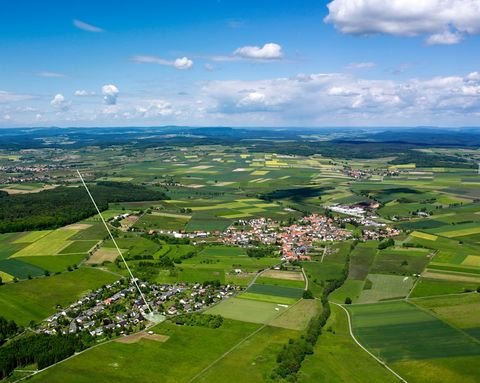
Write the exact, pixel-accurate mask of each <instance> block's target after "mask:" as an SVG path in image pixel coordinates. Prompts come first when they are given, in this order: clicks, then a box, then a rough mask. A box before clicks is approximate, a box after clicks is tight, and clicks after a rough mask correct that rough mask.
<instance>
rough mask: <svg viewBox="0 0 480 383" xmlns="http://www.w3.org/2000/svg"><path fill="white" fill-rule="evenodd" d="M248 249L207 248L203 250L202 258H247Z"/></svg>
mask: <svg viewBox="0 0 480 383" xmlns="http://www.w3.org/2000/svg"><path fill="white" fill-rule="evenodd" d="M246 255H247V253H246V249H244V248H241V247H236V246H223V245H219V246H207V247H205V249H203V250H202V252H201V253H200V256H202V257H218V256H230V257H231V256H246Z"/></svg>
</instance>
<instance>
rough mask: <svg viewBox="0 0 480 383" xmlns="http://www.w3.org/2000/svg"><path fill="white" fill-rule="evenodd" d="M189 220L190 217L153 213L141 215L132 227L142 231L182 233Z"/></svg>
mask: <svg viewBox="0 0 480 383" xmlns="http://www.w3.org/2000/svg"><path fill="white" fill-rule="evenodd" d="M190 218H191V217H190V216H188V215H180V214H172V213H163V212H153V213H151V214H145V215H143V216H142V217H141V218H140V219H139V220H138V221H137V222H136V223H135V224H134V227H135V228H138V229H143V230H149V229H155V230H174V231H183V230H184V229H185V225H186V224H187V223H188V221H189V220H190Z"/></svg>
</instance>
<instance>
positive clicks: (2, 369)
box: [0, 334, 89, 379]
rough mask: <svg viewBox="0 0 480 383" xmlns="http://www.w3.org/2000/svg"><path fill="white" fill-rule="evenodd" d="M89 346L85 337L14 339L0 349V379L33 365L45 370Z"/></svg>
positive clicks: (35, 335) (43, 336) (42, 335)
mask: <svg viewBox="0 0 480 383" xmlns="http://www.w3.org/2000/svg"><path fill="white" fill-rule="evenodd" d="M88 345H89V342H88V339H87V337H85V338H81V337H79V336H76V335H72V334H68V335H61V334H60V335H55V336H52V335H46V334H34V335H28V336H23V337H21V338H18V339H14V340H12V341H11V342H9V343H7V344H5V345H4V346H2V347H0V379H3V378H5V377H7V376H8V375H10V373H11V372H12V371H13V370H15V369H16V368H18V367H23V366H26V365H29V364H32V363H35V364H36V365H37V367H38V369H42V368H45V367H47V366H50V365H52V364H54V363H57V362H60V361H61V360H63V359H65V358H68V357H69V356H71V355H73V354H74V353H75V352H78V351H82V350H84V349H85V348H86V347H87V346H88Z"/></svg>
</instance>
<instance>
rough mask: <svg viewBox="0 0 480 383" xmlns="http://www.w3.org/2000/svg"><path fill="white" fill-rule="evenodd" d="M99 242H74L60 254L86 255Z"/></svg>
mask: <svg viewBox="0 0 480 383" xmlns="http://www.w3.org/2000/svg"><path fill="white" fill-rule="evenodd" d="M97 243H98V241H95V240H94V241H73V242H72V243H70V245H68V246H67V247H65V248H64V249H63V250H62V251H60V252H59V253H58V254H86V253H87V252H88V251H89V250H90V249H91V248H92V247H94V246H95V245H96V244H97Z"/></svg>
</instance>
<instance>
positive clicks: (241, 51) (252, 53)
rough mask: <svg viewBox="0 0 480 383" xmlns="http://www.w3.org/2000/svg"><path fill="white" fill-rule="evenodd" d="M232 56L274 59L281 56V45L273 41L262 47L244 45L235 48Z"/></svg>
mask: <svg viewBox="0 0 480 383" xmlns="http://www.w3.org/2000/svg"><path fill="white" fill-rule="evenodd" d="M233 55H234V56H238V57H242V58H247V59H256V60H272V59H273V60H274V59H281V58H282V57H283V52H282V47H281V46H280V45H278V44H275V43H267V44H265V45H264V46H263V47H259V46H245V47H241V48H238V49H236V50H235V52H233Z"/></svg>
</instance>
